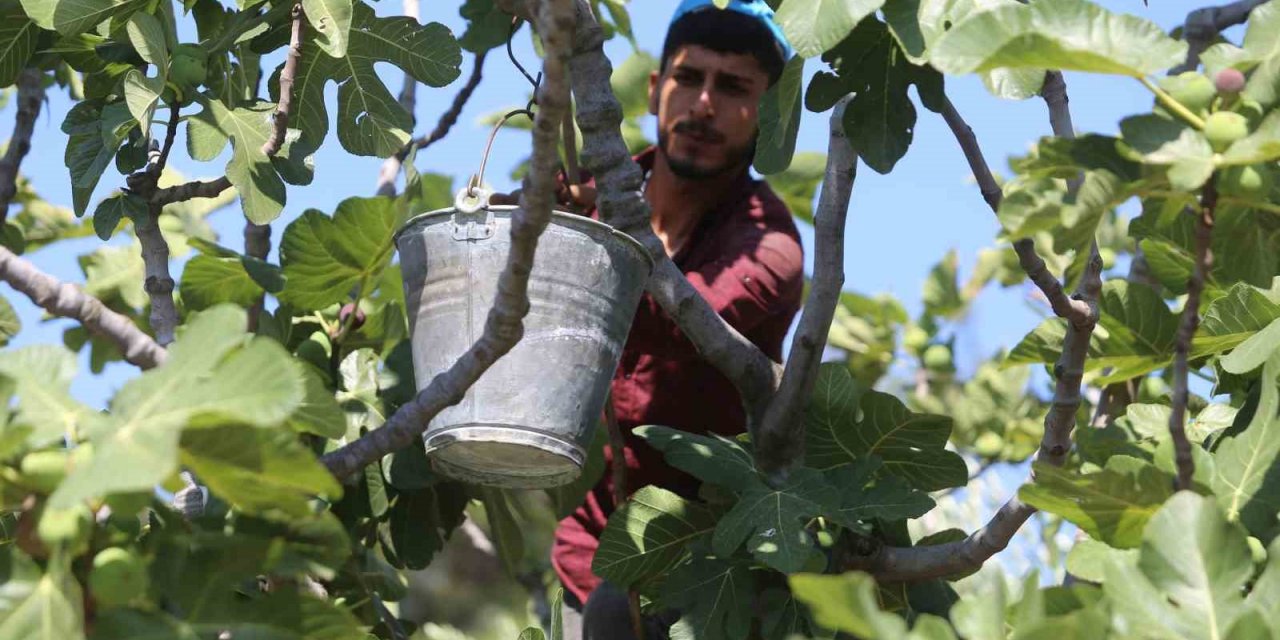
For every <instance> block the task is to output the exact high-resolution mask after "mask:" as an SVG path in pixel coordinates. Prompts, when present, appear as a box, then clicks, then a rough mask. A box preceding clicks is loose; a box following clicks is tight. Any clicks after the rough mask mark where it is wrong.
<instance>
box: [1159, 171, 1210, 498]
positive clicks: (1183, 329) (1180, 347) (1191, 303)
mask: <svg viewBox="0 0 1280 640" xmlns="http://www.w3.org/2000/svg"><path fill="white" fill-rule="evenodd" d="M1217 206H1218V187H1217V177H1216V176H1214V177H1212V178H1210V179H1209V182H1208V183H1207V184H1206V185H1205V186H1204V190H1203V191H1202V192H1201V194H1200V211H1199V212H1197V213H1198V214H1199V215H1198V216H1197V217H1198V220H1197V224H1196V262H1195V265H1194V266H1193V267H1192V270H1191V278H1190V279H1188V280H1187V303H1186V305H1185V306H1184V307H1183V308H1182V319H1181V321H1180V322H1179V323H1178V341H1177V343H1176V344H1175V345H1174V349H1173V413H1172V414H1170V416H1169V434H1170V435H1172V436H1173V450H1174V461H1175V462H1176V464H1177V468H1178V485H1177V487H1178V489H1179V490H1185V489H1190V488H1191V476H1192V474H1193V473H1195V462H1194V461H1193V460H1192V458H1191V442H1190V441H1188V440H1187V432H1186V427H1185V425H1186V419H1187V396H1188V392H1187V357H1188V353H1189V352H1190V351H1191V339H1192V338H1194V337H1195V335H1196V329H1197V328H1198V327H1199V326H1200V295H1201V294H1202V293H1203V292H1204V281H1205V278H1206V277H1207V276H1208V273H1209V269H1211V268H1212V267H1213V250H1212V249H1211V243H1212V240H1213V223H1214V219H1213V217H1214V212H1215V209H1216V208H1217Z"/></svg>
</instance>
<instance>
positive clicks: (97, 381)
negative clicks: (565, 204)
mask: <svg viewBox="0 0 1280 640" xmlns="http://www.w3.org/2000/svg"><path fill="white" fill-rule="evenodd" d="M460 4H461V3H460V2H448V3H445V2H423V3H422V11H423V15H422V21H423V22H429V21H436V22H441V23H443V24H445V25H446V26H448V27H449V28H450V29H452V30H453V31H454V33H455V34H458V35H460V34H461V33H462V31H463V29H464V27H465V24H464V22H463V21H462V19H461V18H460V17H459V16H458V13H457V6H458V5H460ZM676 4H677V1H676V0H634V1H633V2H631V4H630V8H631V15H632V17H633V20H634V28H635V32H636V37H637V40H638V43H639V45H640V47H641V48H643V49H646V50H648V51H650V52H652V53H655V54H656V53H658V50H659V49H660V47H661V42H662V37H663V35H664V33H665V30H666V25H667V21H668V20H669V18H670V16H671V13H672V11H673V10H674V8H675V5H676ZM1101 4H1102V5H1104V6H1106V7H1107V8H1109V9H1111V10H1113V11H1120V12H1129V13H1134V14H1137V15H1141V16H1144V17H1146V18H1148V19H1151V20H1153V21H1155V22H1156V23H1158V24H1159V25H1160V26H1161V27H1163V28H1165V29H1171V28H1173V27H1174V26H1176V25H1178V24H1180V23H1181V22H1182V20H1183V19H1184V18H1185V16H1186V13H1187V12H1188V11H1190V10H1192V9H1194V8H1196V7H1198V6H1200V5H1199V4H1198V3H1190V2H1172V1H1169V0H1159V1H1157V2H1152V3H1151V6H1149V7H1148V6H1143V4H1142V3H1141V2H1140V0H1108V1H1104V2H1101ZM372 6H373V7H374V8H375V10H376V11H377V12H378V13H379V14H382V15H388V14H394V13H396V12H398V11H399V10H400V7H399V3H397V2H395V1H394V0H383V1H382V2H377V3H373V5H372ZM180 31H182V32H183V33H182V34H181V35H182V36H183V39H187V40H190V39H194V30H193V29H192V27H191V25H190V24H183V25H182V27H181V28H180ZM1234 35H1235V37H1237V38H1238V34H1234ZM630 49H631V47H630V45H629V44H628V43H627V42H626V41H624V40H622V39H621V38H617V39H615V40H614V41H612V42H610V43H609V44H608V45H607V46H606V52H607V53H608V54H609V55H610V57H611V58H612V59H613V60H614V62H615V65H616V64H618V63H621V61H622V60H624V59H625V58H626V57H627V56H628V55H629V54H630ZM516 52H517V56H518V57H519V58H520V59H521V60H522V61H525V62H526V64H527V65H528V66H536V57H535V56H534V54H533V52H532V49H531V47H530V41H529V36H528V32H527V29H526V30H523V31H522V32H521V33H520V34H518V35H517V37H516ZM496 54H497V52H495V55H491V56H490V57H489V60H488V62H487V64H486V68H485V79H484V82H483V83H482V84H481V87H480V89H479V90H478V91H477V92H476V93H475V95H474V96H473V98H472V100H471V101H470V103H469V104H468V105H467V108H466V110H465V111H464V112H463V114H462V117H461V119H460V121H459V123H458V125H457V126H456V127H455V128H454V130H453V132H452V134H451V135H450V136H449V137H448V138H447V139H445V140H444V141H442V142H440V143H438V144H436V145H434V146H432V147H430V148H429V149H427V150H426V152H424V153H423V154H421V155H419V157H418V167H419V169H420V170H423V171H434V172H440V173H446V174H453V175H454V176H455V180H456V184H461V182H462V178H461V176H463V175H465V174H466V173H468V172H470V171H472V170H474V168H475V167H476V166H477V165H478V163H479V160H480V158H479V152H480V149H481V148H482V146H483V143H484V139H485V136H486V135H487V133H488V131H487V128H486V127H484V126H482V125H480V124H479V123H478V119H479V117H480V116H481V115H483V114H487V113H490V112H493V111H495V110H498V109H500V108H503V107H506V106H509V105H512V104H516V103H520V102H522V101H523V100H524V98H525V96H526V94H527V88H528V87H527V84H526V83H525V81H524V80H523V78H522V77H521V76H520V75H519V73H518V71H517V70H516V69H515V68H513V67H512V66H511V65H510V64H509V63H508V61H507V60H506V58H505V56H501V55H496ZM279 61H280V56H279V55H277V56H273V57H268V58H267V59H265V60H264V67H265V69H266V73H268V74H269V73H270V70H271V69H272V68H274V66H275V65H276V64H278V63H279ZM820 66H821V63H820V61H815V60H811V61H809V62H808V64H807V65H806V68H805V70H806V75H811V74H812V73H814V72H815V71H817V70H818V69H819V67H820ZM470 69H471V59H470V57H469V56H468V57H467V58H466V59H464V62H463V70H462V76H461V77H460V78H459V80H457V81H455V83H454V84H453V85H451V86H449V87H446V88H443V89H434V90H433V89H427V88H420V89H419V92H418V101H417V112H416V116H417V118H418V123H419V124H418V131H417V135H421V134H422V133H423V132H424V131H428V130H430V129H431V128H433V127H434V126H435V123H436V120H437V118H438V117H439V114H440V113H442V112H443V111H444V110H445V109H446V108H447V107H448V105H449V103H450V102H451V101H452V99H453V96H454V93H455V92H456V90H457V87H458V86H460V85H461V84H462V83H463V82H464V81H465V79H466V76H467V74H468V73H469V72H470ZM379 72H380V74H381V75H382V77H383V78H384V80H385V81H386V82H387V85H388V86H389V87H391V88H392V90H393V91H398V89H399V87H400V83H401V75H400V72H399V71H398V70H396V69H394V68H393V67H391V66H390V65H384V66H383V67H382V68H379ZM1067 84H1068V91H1069V94H1070V96H1071V98H1072V100H1071V108H1072V114H1073V116H1074V118H1075V125H1076V128H1077V129H1078V130H1079V131H1081V132H1089V131H1092V132H1102V133H1114V132H1115V131H1116V130H1117V124H1116V123H1117V122H1118V121H1119V120H1120V118H1122V117H1123V116H1125V115H1128V114H1131V113H1135V112H1139V111H1146V110H1148V109H1149V107H1150V104H1151V99H1150V94H1148V93H1147V92H1146V90H1145V89H1143V88H1142V87H1141V86H1140V85H1139V84H1138V83H1137V82H1136V81H1134V80H1131V79H1126V78H1112V77H1101V76H1085V75H1080V74H1068V75H1067ZM947 92H948V94H949V96H950V97H951V99H952V101H953V102H954V103H955V104H956V106H957V108H958V109H959V111H960V112H961V113H962V114H963V116H964V117H965V118H966V119H967V120H968V121H969V124H970V125H971V126H972V127H973V129H974V131H975V132H976V133H977V135H978V138H979V140H980V142H981V144H982V146H983V149H984V150H985V152H986V156H987V159H988V161H989V162H990V163H991V164H992V168H993V169H994V170H996V171H997V172H1002V171H1007V165H1006V160H1007V158H1008V157H1010V156H1013V155H1020V154H1022V153H1024V152H1025V151H1026V149H1027V147H1028V145H1029V144H1030V143H1032V142H1034V141H1035V140H1036V139H1037V138H1039V137H1040V136H1043V135H1047V134H1048V133H1049V122H1048V118H1047V115H1046V111H1045V107H1044V104H1043V102H1042V101H1040V100H1038V99H1037V100H1028V101H1025V102H1010V101H1002V100H999V99H996V98H994V97H992V96H990V95H989V94H988V93H987V92H986V90H985V89H984V88H983V87H982V85H981V83H980V82H979V81H978V80H977V79H976V78H974V77H965V78H947ZM334 94H335V91H334V88H333V86H332V85H331V86H330V87H329V96H328V99H329V105H330V111H329V113H330V115H331V117H332V114H333V113H334V110H333V106H334V105H335V104H336V100H335V95H334ZM70 104H71V103H70V101H69V100H68V98H67V97H66V95H65V94H64V93H60V92H58V91H56V90H55V91H53V92H52V93H51V94H50V102H49V105H50V108H51V109H52V113H53V114H54V116H55V117H51V116H50V115H49V112H48V111H46V112H44V113H42V116H41V118H40V119H39V121H38V122H37V125H36V131H35V137H34V140H33V152H32V153H31V155H30V156H29V157H28V158H27V160H26V163H25V164H24V166H23V171H24V174H25V175H27V176H28V177H29V178H30V179H31V180H32V182H33V183H34V186H35V187H36V188H37V190H38V191H39V192H40V193H41V194H43V195H44V196H45V197H46V198H48V199H49V200H51V201H52V202H55V203H58V204H63V205H69V203H70V201H71V196H70V189H69V179H68V174H67V170H66V168H65V167H64V164H63V150H64V148H65V146H66V136H65V135H63V134H62V133H61V131H59V124H60V121H61V117H62V116H63V115H64V114H65V113H66V111H67V109H68V108H69V106H70ZM0 113H3V115H0V131H2V132H4V133H3V134H0V135H7V133H8V131H11V123H12V113H13V107H12V106H11V105H10V106H9V107H8V108H7V109H6V110H5V111H4V112H0ZM645 126H646V128H647V129H648V130H650V131H651V130H652V123H651V122H646V124H645ZM826 128H827V123H826V115H824V114H813V113H807V112H806V113H805V115H804V119H803V121H802V124H801V129H800V138H799V143H798V145H797V148H798V150H802V151H803V150H811V151H825V147H826ZM182 131H183V132H184V133H185V128H183V130H182ZM180 135H181V134H180ZM651 135H652V134H651ZM528 148H529V139H528V134H527V133H525V132H520V131H504V132H503V133H501V134H500V135H499V136H498V140H497V142H496V144H495V147H494V155H493V159H492V160H491V164H490V167H491V168H490V170H489V171H488V176H487V177H488V179H489V180H490V181H491V182H492V183H493V184H494V186H496V187H497V188H499V189H511V188H513V187H514V186H515V185H514V184H513V183H511V181H510V180H509V179H508V178H507V172H508V170H509V169H510V168H511V166H512V165H513V164H514V162H515V161H517V160H518V159H520V158H523V157H524V156H525V155H526V154H527V152H528ZM183 149H184V146H183V141H182V140H181V139H180V140H179V141H178V145H177V146H176V147H175V154H174V155H175V159H174V160H173V161H172V164H173V166H174V167H175V168H177V169H178V170H180V171H182V172H183V173H184V174H186V175H188V176H202V177H207V176H216V175H220V174H221V172H222V166H223V164H224V163H225V161H226V156H224V157H222V158H219V159H218V160H216V161H214V162H212V163H196V162H194V161H192V160H190V159H189V158H187V157H185V153H183V152H182V150H183ZM380 164H381V160H379V159H377V158H359V157H354V156H351V155H348V154H347V153H345V152H344V151H343V150H342V149H341V147H340V146H339V145H338V143H337V141H336V140H335V139H334V137H333V136H332V135H330V137H329V139H328V140H327V141H326V144H325V146H324V148H323V149H322V150H321V151H320V152H319V153H318V154H317V157H316V178H315V181H314V182H313V183H312V184H311V185H310V186H307V187H293V186H290V187H289V192H288V204H287V207H286V209H285V212H284V215H283V216H282V217H281V218H280V219H279V220H277V221H276V222H275V223H274V225H273V231H274V234H273V235H274V239H275V244H276V245H278V244H279V238H280V234H281V232H282V231H283V229H284V227H285V226H286V225H287V224H288V222H290V221H291V220H293V219H294V218H295V217H297V216H298V215H299V214H300V213H301V212H302V211H304V210H305V209H307V208H312V207H314V208H318V209H321V210H323V211H326V212H332V211H333V208H334V207H335V206H336V204H337V203H338V202H339V201H341V200H342V199H344V198H346V197H350V196H353V195H371V194H372V191H373V187H374V182H375V180H376V177H377V174H378V169H379V166H380ZM122 183H123V178H122V177H121V176H119V175H117V174H116V173H115V171H114V169H108V172H107V175H105V176H103V179H102V181H101V184H100V185H99V186H98V189H97V192H96V193H95V200H94V202H95V203H96V200H97V199H100V198H102V197H105V196H106V195H108V194H109V193H110V192H111V191H112V190H114V189H115V188H117V187H118V186H119V185H121V184H122ZM91 207H92V205H91ZM91 210H92V209H91ZM211 223H212V224H213V226H214V228H215V229H216V230H217V232H218V233H219V236H220V242H222V243H223V244H225V245H227V246H230V247H233V248H237V249H238V248H241V247H242V239H241V229H242V226H243V218H242V217H241V216H240V214H239V211H238V208H236V207H234V206H233V207H229V208H226V209H224V210H222V211H221V212H219V213H217V214H215V215H214V216H213V218H212V219H211ZM997 231H998V225H997V223H996V220H995V216H994V215H993V214H992V213H991V211H990V210H989V209H988V208H987V206H986V204H985V203H984V202H983V200H982V198H981V196H980V195H979V193H978V190H977V188H976V186H974V185H973V184H972V181H971V178H970V172H969V169H968V166H967V165H966V163H965V160H964V157H963V155H962V154H961V153H960V150H959V148H958V146H957V145H956V142H955V140H954V138H953V137H952V136H951V133H950V131H949V130H948V129H947V128H946V126H945V123H944V122H943V121H942V119H941V117H940V116H937V115H936V114H933V113H930V112H928V111H925V110H923V109H920V110H919V119H918V122H917V125H916V129H915V141H914V143H913V144H912V147H911V150H910V151H909V152H908V154H907V156H906V158H904V159H903V160H902V161H901V162H900V163H899V164H898V166H897V167H896V169H895V170H894V171H893V173H892V174H890V175H888V176H882V175H879V174H876V173H874V172H872V171H870V170H869V169H867V168H866V167H865V166H860V167H859V173H858V179H857V182H856V183H855V186H854V192H853V198H852V202H851V205H850V211H849V222H848V231H847V237H846V257H845V282H846V288H848V289H850V290H855V291H858V292H861V293H867V294H875V293H880V292H887V293H891V294H893V295H895V296H897V297H898V298H899V299H901V300H902V301H903V302H904V303H905V305H906V307H907V309H908V311H909V312H910V313H912V314H913V315H914V314H915V313H917V312H918V311H919V309H920V306H921V303H920V291H921V284H922V282H923V281H924V278H925V276H926V275H927V273H928V271H929V269H930V268H931V267H932V265H933V264H934V263H935V262H936V261H937V260H939V259H940V258H941V257H942V255H943V254H944V253H945V252H946V251H947V250H949V249H955V250H956V251H957V252H958V254H959V256H960V261H961V265H962V266H961V269H962V277H964V276H965V274H966V273H965V272H967V270H968V269H970V268H971V267H972V264H973V262H974V260H975V259H976V255H977V252H978V251H979V250H980V249H982V248H984V247H988V246H991V245H992V243H993V239H994V237H995V235H996V233H997ZM801 233H802V236H803V240H804V243H805V247H806V251H807V252H808V251H811V249H812V246H813V243H812V239H813V238H812V231H811V229H809V228H807V227H805V228H803V229H802V231H801ZM98 242H99V240H97V239H96V238H88V239H84V240H77V241H73V242H65V243H60V244H57V245H55V246H54V247H52V248H48V249H45V250H42V251H38V252H35V253H33V254H30V255H28V256H27V257H28V258H29V259H31V260H33V261H34V262H35V263H36V264H37V265H38V266H39V267H40V268H41V269H43V270H45V271H46V272H49V273H51V274H53V275H55V276H57V277H59V278H62V279H64V280H69V281H72V282H79V281H81V280H82V277H81V273H80V269H79V266H78V265H77V263H76V256H77V255H79V254H81V253H85V252H87V251H90V250H92V248H93V247H94V246H96V244H97V243H98ZM271 257H272V259H273V260H275V259H276V254H275V251H274V249H273V252H272V256H271ZM807 259H808V260H809V262H810V264H811V256H808V258H807ZM179 266H180V265H175V267H179ZM0 291H2V292H3V293H2V294H0V295H4V296H5V297H6V298H7V299H9V301H10V302H12V303H13V304H14V306H15V307H16V308H17V309H18V311H19V315H20V317H21V319H22V321H23V331H22V333H21V334H20V335H19V336H18V337H17V338H16V339H15V341H14V343H13V344H14V345H15V346H20V345H28V344H38V343H50V342H60V341H61V334H62V331H63V330H64V329H65V328H66V327H68V326H69V321H66V320H54V321H49V322H41V321H40V316H41V314H40V312H39V310H38V309H36V308H35V307H34V306H33V305H31V304H30V303H29V302H28V301H26V299H25V298H22V297H21V296H20V295H19V294H17V293H16V292H14V291H13V290H12V289H9V288H7V287H3V288H0ZM1031 293H1032V292H1031V289H1030V288H1029V286H1028V287H1021V288H1015V289H1011V290H1009V291H1000V290H997V289H994V288H992V289H988V291H987V292H986V293H984V294H983V296H982V297H981V298H980V300H979V302H978V304H977V305H976V306H975V307H974V309H973V311H972V313H971V315H970V316H969V317H968V318H967V319H966V320H965V322H964V324H963V325H962V326H961V327H960V335H961V338H960V340H959V341H958V346H957V349H958V354H957V356H958V361H959V364H960V365H961V367H962V370H963V369H967V368H969V367H971V366H972V365H973V364H974V363H976V362H978V361H980V360H982V359H983V358H985V357H987V356H988V355H989V354H990V353H992V352H994V351H995V350H997V349H999V348H1000V347H1002V346H1004V347H1011V346H1012V345H1013V344H1015V343H1016V342H1017V341H1018V340H1019V339H1020V338H1021V337H1022V336H1023V335H1024V334H1025V333H1026V332H1028V331H1030V330H1031V329H1032V328H1034V326H1035V325H1036V323H1037V322H1038V320H1039V318H1040V315H1038V314H1037V313H1036V312H1035V311H1034V310H1033V308H1032V307H1034V306H1036V305H1037V304H1038V303H1035V302H1030V304H1028V303H1029V301H1030V300H1031V298H1030V294H1031ZM133 375H136V371H135V370H134V369H133V368H132V367H130V366H128V365H124V364H115V365H111V366H109V367H108V368H107V370H106V371H105V372H104V373H103V374H102V375H100V376H94V375H91V374H90V373H89V371H88V363H87V356H84V357H82V365H81V371H80V374H79V375H78V376H77V378H76V380H75V383H74V385H73V389H72V390H73V393H74V395H75V396H76V397H77V398H79V399H80V400H82V401H84V402H86V403H88V404H90V405H91V406H94V407H103V406H105V404H106V402H107V400H109V398H110V397H111V395H112V394H113V393H114V391H115V390H116V389H118V388H119V387H120V385H121V384H123V382H124V381H125V380H127V379H128V378H129V377H131V376H133Z"/></svg>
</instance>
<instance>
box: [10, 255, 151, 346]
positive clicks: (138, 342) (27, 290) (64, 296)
mask: <svg viewBox="0 0 1280 640" xmlns="http://www.w3.org/2000/svg"><path fill="white" fill-rule="evenodd" d="M0 280H4V281H5V282H7V283H9V286H11V287H13V288H14V289H16V290H18V291H20V292H21V293H23V294H24V295H26V296H27V297H28V298H30V299H31V301H32V302H34V303H36V305H38V306H40V307H41V308H43V309H44V310H45V311H48V312H49V313H52V314H53V315H55V316H60V317H63V318H71V319H72V320H76V321H78V322H79V323H80V324H81V325H84V328H85V329H88V330H89V332H90V333H92V334H94V335H96V336H101V337H103V338H106V339H107V340H110V341H111V342H113V343H114V344H115V345H116V346H117V347H118V348H119V349H120V352H121V353H123V354H124V359H125V360H126V361H127V362H129V363H130V364H133V365H136V366H137V367H139V368H141V369H151V368H153V367H157V366H159V365H161V364H163V363H164V360H165V357H166V356H167V355H168V353H167V352H166V351H165V349H164V347H162V346H160V345H159V344H157V343H156V341H155V340H153V339H152V338H151V336H149V335H147V334H146V333H144V332H143V331H142V330H141V329H139V328H138V326H137V325H135V324H134V323H133V321H132V320H130V319H129V318H128V317H127V316H124V315H121V314H119V313H116V312H115V311H112V310H111V309H109V308H107V306H106V305H104V304H102V301H100V300H98V299H97V298H95V297H93V296H91V295H89V294H87V293H85V292H83V291H81V290H80V289H79V288H77V287H76V286H75V285H72V284H70V283H66V282H60V281H59V280H58V279H57V278H54V277H53V276H51V275H49V274H47V273H44V272H42V271H40V270H39V269H37V268H36V266H35V265H33V264H31V263H30V262H28V261H27V260H24V259H22V258H20V257H18V256H17V255H15V254H14V253H13V252H12V251H9V250H8V249H6V248H4V247H2V246H0Z"/></svg>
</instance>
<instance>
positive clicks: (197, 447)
mask: <svg viewBox="0 0 1280 640" xmlns="http://www.w3.org/2000/svg"><path fill="white" fill-rule="evenodd" d="M181 446H182V463H183V464H184V465H185V466H187V467H190V468H191V470H192V471H194V472H195V474H196V476H197V477H199V478H200V482H202V483H204V484H206V485H207V486H208V487H209V489H210V490H211V491H212V492H213V493H214V495H217V496H218V497H220V498H222V499H224V500H226V501H227V502H228V503H230V504H232V505H233V506H235V507H236V508H237V509H239V510H241V511H244V512H245V513H252V514H269V513H272V512H281V513H282V514H284V515H287V516H293V517H301V516H306V515H307V514H309V513H311V512H312V507H311V505H310V499H311V498H312V497H315V496H323V497H325V498H326V499H328V500H330V501H336V500H337V499H338V498H340V497H341V495H342V486H341V485H339V484H338V482H337V480H335V479H334V477H333V475H332V474H330V473H329V471H328V470H327V469H325V468H324V467H323V466H322V465H321V464H320V463H319V461H318V460H317V459H316V457H315V455H314V454H313V453H312V452H311V450H310V449H308V448H307V447H306V445H304V444H303V443H302V442H301V441H300V440H298V438H297V436H296V435H294V433H293V432H292V431H286V430H279V429H257V428H254V427H251V426H244V425H228V426H224V427H218V428H214V429H194V430H188V431H187V432H185V433H183V434H182V443H181Z"/></svg>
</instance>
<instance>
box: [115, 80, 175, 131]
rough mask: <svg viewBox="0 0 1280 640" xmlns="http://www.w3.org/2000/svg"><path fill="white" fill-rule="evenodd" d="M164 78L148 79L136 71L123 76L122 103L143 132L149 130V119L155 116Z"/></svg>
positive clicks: (163, 85)
mask: <svg viewBox="0 0 1280 640" xmlns="http://www.w3.org/2000/svg"><path fill="white" fill-rule="evenodd" d="M164 87H165V80H164V78H148V77H147V76H145V75H143V74H142V72H141V71H138V70H137V69H133V70H130V71H129V72H128V73H126V74H125V75H124V101H125V104H126V105H128V107H129V114H130V115H132V116H133V119H134V120H137V121H138V124H139V126H141V127H142V130H143V131H148V132H149V131H150V130H151V117H152V116H153V115H155V111H156V103H157V102H159V100H160V94H161V93H162V92H163V91H164Z"/></svg>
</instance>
